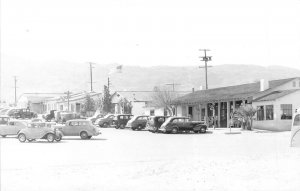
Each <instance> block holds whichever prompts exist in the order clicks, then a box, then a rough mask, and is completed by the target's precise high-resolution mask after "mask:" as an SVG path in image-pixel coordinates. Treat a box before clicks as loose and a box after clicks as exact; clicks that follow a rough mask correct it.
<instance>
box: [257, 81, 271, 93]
mask: <svg viewBox="0 0 300 191" xmlns="http://www.w3.org/2000/svg"><path fill="white" fill-rule="evenodd" d="M259 87H260V91H261V92H262V91H265V90H267V89H269V80H266V79H261V80H260V85H259Z"/></svg>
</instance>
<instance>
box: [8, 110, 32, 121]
mask: <svg viewBox="0 0 300 191" xmlns="http://www.w3.org/2000/svg"><path fill="white" fill-rule="evenodd" d="M7 112H10V114H9V115H11V116H13V117H14V118H16V119H32V118H36V117H37V114H36V113H35V112H33V111H30V109H28V108H22V109H11V110H10V111H7Z"/></svg>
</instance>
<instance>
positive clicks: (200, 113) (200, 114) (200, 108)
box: [199, 103, 202, 121]
mask: <svg viewBox="0 0 300 191" xmlns="http://www.w3.org/2000/svg"><path fill="white" fill-rule="evenodd" d="M201 106H202V105H201V104H200V103H199V110H200V111H199V121H201V116H202V107H201Z"/></svg>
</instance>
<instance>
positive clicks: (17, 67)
mask: <svg viewBox="0 0 300 191" xmlns="http://www.w3.org/2000/svg"><path fill="white" fill-rule="evenodd" d="M1 61H2V72H1V79H2V92H1V95H2V98H4V99H6V100H13V99H14V78H13V76H16V78H17V94H18V96H20V95H21V94H22V93H62V92H66V91H68V90H70V91H71V92H79V91H83V90H84V91H89V90H90V83H89V82H90V68H89V64H88V63H72V62H66V61H59V62H58V61H53V62H50V61H49V62H48V63H45V62H43V63H39V62H36V61H34V62H33V61H29V60H27V61H25V62H24V60H19V61H18V60H17V59H13V61H12V59H8V58H7V57H4V58H3V57H2V59H1ZM117 65H118V64H116V63H114V64H94V65H93V68H92V74H93V82H94V83H93V90H94V91H96V92H102V91H103V85H104V84H105V85H106V84H107V83H108V77H109V78H110V87H111V91H116V90H118V91H151V90H153V87H154V86H164V87H166V88H171V89H172V88H173V86H172V85H166V84H173V83H174V84H175V85H174V88H175V90H176V91H192V88H194V89H195V90H199V89H200V86H202V87H203V89H204V88H205V71H204V69H200V68H198V66H196V65H195V66H184V65H183V66H181V67H175V66H151V67H144V66H123V67H122V72H121V73H113V74H111V75H110V76H109V75H108V74H109V72H110V70H111V69H112V68H115V67H116V66H117ZM296 76H300V70H297V69H294V68H288V67H283V66H268V67H263V66H258V65H230V64H227V65H215V66H213V67H211V68H208V87H209V88H216V87H223V86H231V85H238V84H244V83H251V82H255V81H258V80H260V79H269V80H274V79H282V78H290V77H296Z"/></svg>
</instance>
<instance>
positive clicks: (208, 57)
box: [199, 49, 212, 89]
mask: <svg viewBox="0 0 300 191" xmlns="http://www.w3.org/2000/svg"><path fill="white" fill-rule="evenodd" d="M199 50H200V51H204V56H200V58H202V60H201V61H204V62H205V66H199V68H205V84H206V89H208V83H207V68H210V67H212V66H207V62H208V61H211V56H206V51H210V50H208V49H199Z"/></svg>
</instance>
